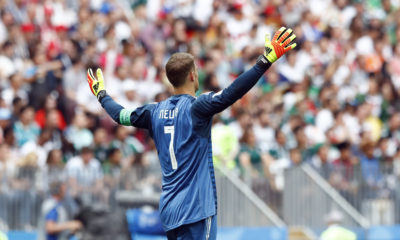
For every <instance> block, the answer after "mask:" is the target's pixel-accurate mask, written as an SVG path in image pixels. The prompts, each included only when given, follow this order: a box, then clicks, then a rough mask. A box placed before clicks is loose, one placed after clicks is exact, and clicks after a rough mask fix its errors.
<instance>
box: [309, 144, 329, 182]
mask: <svg viewBox="0 0 400 240" xmlns="http://www.w3.org/2000/svg"><path fill="white" fill-rule="evenodd" d="M329 150H330V149H329V146H328V145H321V146H319V148H318V150H317V154H315V155H314V156H313V157H312V158H311V165H312V166H313V167H314V168H315V169H316V170H317V172H318V173H319V174H320V175H321V176H322V177H324V178H325V179H328V177H329V175H330V173H331V171H332V165H331V162H332V160H330V159H329Z"/></svg>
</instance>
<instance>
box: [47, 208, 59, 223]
mask: <svg viewBox="0 0 400 240" xmlns="http://www.w3.org/2000/svg"><path fill="white" fill-rule="evenodd" d="M45 219H46V221H53V222H57V219H58V213H57V209H56V208H53V209H52V210H51V211H50V212H48V213H47V214H46V218H45Z"/></svg>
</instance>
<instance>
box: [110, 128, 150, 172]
mask: <svg viewBox="0 0 400 240" xmlns="http://www.w3.org/2000/svg"><path fill="white" fill-rule="evenodd" d="M129 131H131V129H129V128H127V127H125V126H122V125H118V126H116V127H115V128H114V135H115V139H114V140H113V141H112V142H111V144H110V146H111V148H119V149H121V151H122V156H123V162H122V165H123V166H126V165H128V166H129V165H131V164H132V163H133V162H134V160H135V157H139V156H137V155H138V154H140V153H142V152H143V151H144V146H143V144H142V143H141V142H139V140H137V139H136V138H135V137H133V136H129Z"/></svg>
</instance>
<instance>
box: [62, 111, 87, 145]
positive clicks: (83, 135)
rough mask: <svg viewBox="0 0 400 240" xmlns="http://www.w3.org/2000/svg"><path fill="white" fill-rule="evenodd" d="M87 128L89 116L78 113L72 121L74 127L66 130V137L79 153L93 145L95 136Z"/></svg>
mask: <svg viewBox="0 0 400 240" xmlns="http://www.w3.org/2000/svg"><path fill="white" fill-rule="evenodd" d="M87 127H88V118H87V116H86V115H85V113H83V112H78V113H76V115H75V117H74V119H73V121H72V125H71V126H69V127H68V128H67V129H66V130H65V136H66V138H67V140H68V141H69V142H70V143H72V144H73V146H74V148H75V150H78V151H79V150H81V149H82V148H84V147H88V146H90V144H91V143H92V141H93V134H92V132H91V131H90V130H89V129H88V128H87Z"/></svg>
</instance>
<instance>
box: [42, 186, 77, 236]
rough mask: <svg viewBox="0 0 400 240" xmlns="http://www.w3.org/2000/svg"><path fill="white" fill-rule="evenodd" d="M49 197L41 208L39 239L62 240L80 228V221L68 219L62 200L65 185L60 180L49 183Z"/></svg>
mask: <svg viewBox="0 0 400 240" xmlns="http://www.w3.org/2000/svg"><path fill="white" fill-rule="evenodd" d="M50 193H51V197H50V198H48V199H46V200H45V201H44V202H43V204H42V208H41V216H40V223H39V230H40V231H39V237H38V239H39V240H63V239H69V237H70V236H71V235H72V234H73V233H76V232H77V231H78V230H80V229H81V228H82V223H81V222H79V221H76V220H72V221H71V220H68V213H67V211H66V209H65V208H64V206H63V204H62V201H63V200H64V197H65V194H66V185H65V183H62V182H60V181H56V182H53V183H51V184H50Z"/></svg>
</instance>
